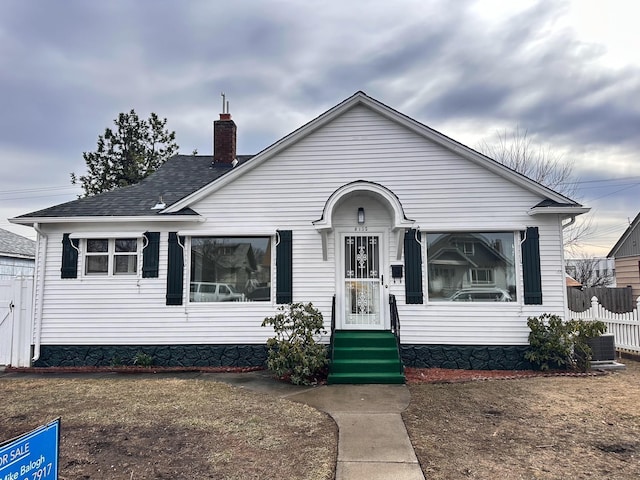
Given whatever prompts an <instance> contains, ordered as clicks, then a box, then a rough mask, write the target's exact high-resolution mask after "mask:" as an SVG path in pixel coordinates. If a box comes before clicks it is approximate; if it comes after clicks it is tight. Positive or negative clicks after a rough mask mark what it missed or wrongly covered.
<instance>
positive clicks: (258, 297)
mask: <svg viewBox="0 0 640 480" xmlns="http://www.w3.org/2000/svg"><path fill="white" fill-rule="evenodd" d="M247 300H251V301H253V302H268V301H269V300H271V287H258V288H256V289H254V290H252V291H251V292H249V293H247Z"/></svg>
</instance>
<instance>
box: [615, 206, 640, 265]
mask: <svg viewBox="0 0 640 480" xmlns="http://www.w3.org/2000/svg"><path fill="white" fill-rule="evenodd" d="M638 225H640V213H638V215H636V218H634V219H633V222H631V223H630V224H629V226H628V227H627V229H626V230H625V231H624V233H623V234H622V235H621V236H620V238H619V239H618V241H617V242H616V244H615V245H614V246H613V248H612V249H611V251H610V252H609V253H608V254H607V258H613V257H615V256H616V255H617V254H618V253H619V252H620V250H622V249H623V248H624V247H626V246H627V242H628V241H629V239H630V238H631V237H632V236H633V237H635V236H637V235H638V233H640V232H637V231H636V230H637V229H638ZM633 247H634V249H635V250H636V251H635V253H634V255H640V245H635V246H633Z"/></svg>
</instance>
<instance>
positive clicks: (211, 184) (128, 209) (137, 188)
mask: <svg viewBox="0 0 640 480" xmlns="http://www.w3.org/2000/svg"><path fill="white" fill-rule="evenodd" d="M357 105H363V106H365V107H367V108H370V109H372V110H373V111H375V112H377V113H379V114H380V115H382V116H384V117H385V118H388V119H390V120H392V121H394V122H396V123H398V124H401V125H403V126H405V127H406V128H409V129H410V130H411V131H413V132H414V133H416V134H418V135H420V136H422V137H424V138H426V139H428V140H430V141H432V142H434V143H436V144H438V145H441V146H442V147H444V148H446V149H448V150H451V151H453V152H455V153H457V154H458V155H461V156H462V157H464V158H466V159H468V160H470V161H472V162H474V163H476V164H479V165H481V166H483V167H484V168H486V169H488V170H490V171H492V172H494V173H495V174H497V175H499V176H501V177H503V178H506V179H507V180H509V181H511V182H513V183H516V184H518V185H520V186H521V187H523V188H524V189H526V190H528V191H531V192H533V193H535V194H536V195H538V196H540V197H543V199H544V200H543V201H542V202H540V203H539V204H538V205H536V206H535V207H534V208H532V209H531V210H530V211H529V213H530V214H531V215H536V214H539V213H554V214H561V215H565V216H569V217H570V216H575V215H579V214H581V213H585V212H587V211H589V208H585V207H583V206H582V205H580V204H579V203H577V202H574V201H573V200H571V199H569V198H567V197H564V196H563V195H561V194H559V193H557V192H555V191H553V190H551V189H549V188H547V187H545V186H543V185H541V184H539V183H537V182H535V181H533V180H531V179H530V178H528V177H526V176H524V175H522V174H520V173H518V172H516V171H515V170H512V169H510V168H508V167H506V166H504V165H502V164H501V163H499V162H497V161H495V160H492V159H491V158H489V157H486V156H484V155H482V154H481V153H479V152H476V151H475V150H473V149H471V148H469V147H466V146H465V145H463V144H461V143H458V142H456V141H455V140H453V139H451V138H449V137H447V136H445V135H443V134H441V133H439V132H437V131H435V130H433V129H431V128H429V127H427V126H426V125H423V124H422V123H420V122H418V121H416V120H414V119H412V118H410V117H407V116H406V115H404V114H402V113H400V112H398V111H396V110H394V109H392V108H391V107H388V106H386V105H384V104H383V103H381V102H379V101H377V100H375V99H373V98H371V97H369V96H367V95H366V94H365V93H363V92H356V93H355V94H354V95H352V96H351V97H349V98H348V99H346V100H344V101H343V102H341V103H340V104H338V105H336V106H335V107H333V108H331V109H330V110H328V111H327V112H325V113H323V114H321V115H320V116H318V117H317V118H315V119H313V120H312V121H310V122H309V123H307V124H306V125H304V126H302V127H300V128H298V129H297V130H295V131H294V132H292V133H291V134H289V135H287V136H286V137H284V138H282V139H281V140H278V141H277V142H275V143H274V144H272V145H271V146H269V147H267V148H266V149H264V150H262V151H261V152H260V153H258V154H257V155H255V156H238V162H239V163H238V165H237V166H236V167H234V168H231V167H229V166H218V165H213V157H212V156H199V155H198V156H195V155H177V156H175V157H172V158H171V159H169V160H168V161H167V162H166V163H165V164H163V165H162V166H161V167H160V168H159V169H158V170H157V171H156V172H155V173H154V174H152V175H150V176H149V177H147V178H146V179H144V180H143V181H142V182H140V183H139V184H137V185H132V186H129V187H124V188H119V189H116V190H112V191H110V192H106V193H103V194H99V195H95V196H93V197H87V198H81V199H78V200H75V201H72V202H68V203H64V204H61V205H56V206H54V207H50V208H46V209H44V210H39V211H37V212H32V213H28V214H25V215H21V216H19V217H16V218H14V219H12V220H11V221H12V222H14V223H19V224H32V223H35V222H37V221H51V220H53V219H55V218H60V217H63V218H66V219H73V218H75V217H133V218H136V217H147V218H148V217H155V218H156V219H162V217H163V216H165V217H166V216H168V215H192V216H193V215H197V214H196V213H195V212H194V211H193V210H191V209H190V207H191V206H192V205H193V204H194V203H196V202H197V201H199V200H200V199H202V198H205V197H206V196H208V195H209V194H211V193H212V192H214V191H216V190H217V189H218V188H221V187H222V186H224V185H226V184H227V183H229V182H232V181H233V180H234V179H235V178H237V177H238V176H240V175H243V174H245V173H246V172H249V171H250V170H252V169H253V168H255V167H257V166H258V165H260V164H261V163H263V162H264V161H266V160H268V159H269V158H271V157H273V156H274V155H277V154H278V153H280V152H282V151H283V150H284V149H286V148H288V147H290V146H291V145H292V144H294V143H296V142H298V141H300V140H302V139H303V138H305V137H306V136H307V135H309V134H311V133H313V132H315V131H316V130H318V129H319V128H321V127H323V126H324V125H326V124H328V123H329V122H331V121H332V120H334V119H335V118H336V117H338V116H339V115H342V114H343V113H344V112H346V111H348V110H349V109H351V108H354V107H355V106H357ZM249 160H250V161H249ZM160 198H162V202H163V203H164V204H165V205H166V208H164V209H158V210H152V207H153V206H154V205H156V204H157V203H159V201H160Z"/></svg>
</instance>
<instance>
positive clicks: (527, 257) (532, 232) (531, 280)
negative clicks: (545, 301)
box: [521, 227, 542, 305]
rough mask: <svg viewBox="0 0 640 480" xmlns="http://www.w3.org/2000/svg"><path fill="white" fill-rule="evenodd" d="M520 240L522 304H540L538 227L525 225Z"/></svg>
mask: <svg viewBox="0 0 640 480" xmlns="http://www.w3.org/2000/svg"><path fill="white" fill-rule="evenodd" d="M521 235H524V241H523V242H522V275H523V282H524V304H525V305H542V278H541V275H540V241H539V238H540V237H539V235H538V227H527V231H526V232H523V233H521Z"/></svg>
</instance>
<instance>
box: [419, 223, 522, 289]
mask: <svg viewBox="0 0 640 480" xmlns="http://www.w3.org/2000/svg"><path fill="white" fill-rule="evenodd" d="M427 244H428V247H427V261H428V272H429V296H430V299H431V300H447V299H449V298H451V296H452V295H454V294H455V293H456V292H457V291H459V290H460V289H463V288H468V287H497V288H500V289H504V290H506V291H508V292H509V294H510V296H511V297H512V299H515V296H516V292H515V290H516V289H515V269H514V263H515V261H514V241H513V233H511V232H505V233H446V234H428V235H427ZM480 297H481V296H479V298H480Z"/></svg>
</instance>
